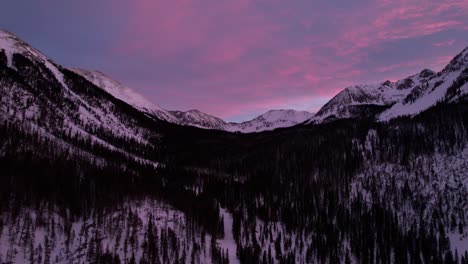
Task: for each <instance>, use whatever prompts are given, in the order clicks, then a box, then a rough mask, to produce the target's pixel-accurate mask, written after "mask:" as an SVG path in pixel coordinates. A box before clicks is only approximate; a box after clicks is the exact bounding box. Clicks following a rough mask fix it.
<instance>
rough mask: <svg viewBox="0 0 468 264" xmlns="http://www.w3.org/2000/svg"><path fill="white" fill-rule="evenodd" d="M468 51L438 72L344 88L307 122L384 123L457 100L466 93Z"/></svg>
mask: <svg viewBox="0 0 468 264" xmlns="http://www.w3.org/2000/svg"><path fill="white" fill-rule="evenodd" d="M467 75H468V48H466V49H464V50H463V51H462V52H461V53H460V54H458V55H457V56H456V57H455V58H454V59H453V60H452V61H450V63H449V64H448V65H447V66H446V67H445V68H444V69H443V70H442V71H440V72H438V73H435V72H433V71H431V70H428V69H425V70H423V71H421V72H420V73H418V74H415V75H412V76H409V77H407V78H404V79H402V80H399V81H396V82H391V81H386V82H383V83H379V84H372V85H355V86H351V87H347V88H345V89H344V90H343V91H342V92H340V93H338V94H337V95H336V96H335V97H333V98H332V99H331V100H330V101H329V102H328V103H326V104H325V105H324V106H323V107H322V108H321V109H320V110H319V111H318V112H317V114H316V115H315V116H314V118H312V119H311V120H310V121H309V123H320V122H323V121H327V120H333V119H341V118H354V117H361V116H366V115H367V116H369V115H372V116H376V117H377V119H378V120H380V121H387V120H390V119H392V118H395V117H399V116H408V115H409V116H413V115H416V114H418V113H420V112H422V111H424V110H426V109H428V108H430V107H432V106H434V105H435V104H437V103H438V102H441V101H444V100H450V101H454V100H458V98H460V97H461V96H465V95H466V94H467V93H468V86H467V85H466V80H467Z"/></svg>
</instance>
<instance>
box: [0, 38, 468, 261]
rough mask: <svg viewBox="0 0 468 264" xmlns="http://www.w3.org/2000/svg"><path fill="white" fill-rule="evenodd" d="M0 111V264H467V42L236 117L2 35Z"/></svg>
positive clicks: (0, 51) (0, 41)
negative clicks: (303, 102) (312, 105)
mask: <svg viewBox="0 0 468 264" xmlns="http://www.w3.org/2000/svg"><path fill="white" fill-rule="evenodd" d="M0 102H1V104H0V263H41V264H42V263H112V264H114V263H222V264H224V263H262V264H271V263H275V264H276V263H415V264H416V263H457V264H459V263H461V264H466V263H468V48H467V49H465V50H463V51H462V52H461V53H459V54H458V55H456V56H455V57H454V58H453V59H452V60H451V61H450V63H449V64H448V65H447V66H446V67H445V68H444V69H443V70H441V71H440V72H433V71H431V70H427V69H425V70H422V71H420V72H419V73H416V74H414V75H411V76H409V77H406V78H403V79H401V80H399V81H396V82H391V81H384V82H382V83H379V84H372V85H356V86H351V87H348V88H345V89H344V90H343V91H342V92H340V93H338V94H337V95H336V96H335V97H334V98H332V99H331V100H330V101H329V102H328V103H326V104H325V105H324V106H323V107H322V108H321V109H320V110H319V111H318V112H317V114H315V115H314V114H311V113H308V112H301V111H294V110H272V111H269V112H267V113H265V114H263V115H261V116H259V117H257V118H255V119H253V120H250V121H247V122H243V123H230V122H225V121H223V120H222V119H219V118H216V117H214V116H211V115H208V114H205V113H202V112H200V111H197V110H190V111H168V110H165V109H163V108H161V107H159V106H157V105H156V104H154V103H152V102H150V101H148V100H147V99H146V98H145V97H144V96H142V95H139V94H138V93H136V92H135V91H133V90H132V89H130V88H128V87H126V86H125V85H123V84H121V83H119V82H118V81H115V80H113V79H111V78H110V77H108V76H106V75H105V74H103V73H101V72H98V71H89V70H83V69H70V68H67V67H64V66H61V65H60V64H59V63H57V62H55V61H53V60H52V59H50V58H49V57H47V56H46V55H45V54H43V53H42V52H40V51H39V50H37V49H35V48H33V47H32V46H30V45H29V44H28V43H26V42H25V41H22V40H21V39H19V38H18V37H16V36H15V35H14V34H12V33H10V32H8V31H3V30H2V31H0ZM276 128H281V129H276ZM267 130H268V132H262V131H267ZM239 132H240V133H239ZM251 132H255V133H251ZM257 132H262V133H257Z"/></svg>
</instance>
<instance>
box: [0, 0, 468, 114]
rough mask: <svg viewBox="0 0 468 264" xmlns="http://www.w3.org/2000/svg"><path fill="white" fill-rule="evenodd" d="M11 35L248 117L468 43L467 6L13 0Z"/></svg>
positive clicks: (452, 1) (306, 105) (392, 73)
mask: <svg viewBox="0 0 468 264" xmlns="http://www.w3.org/2000/svg"><path fill="white" fill-rule="evenodd" d="M0 8H1V13H2V15H1V16H0V28H3V29H7V30H9V31H11V32H13V33H15V34H16V35H18V36H19V37H20V38H22V39H23V40H25V41H26V42H29V43H30V44H32V45H33V46H35V47H36V48H38V49H40V50H41V51H43V52H44V53H45V54H47V55H48V56H49V57H51V58H52V59H54V60H55V61H57V62H58V63H59V64H62V65H64V66H69V67H81V68H86V69H97V70H101V71H102V72H104V73H106V74H108V75H110V76H112V77H114V78H115V79H117V80H119V81H121V82H122V83H124V84H126V85H127V86H129V87H131V88H133V89H135V90H137V91H139V92H140V93H142V94H143V95H145V96H146V97H147V98H148V99H150V100H151V101H152V102H154V103H155V104H158V105H160V106H162V107H163V108H167V109H170V110H175V109H177V110H189V109H199V110H201V111H204V112H206V113H209V114H212V115H215V116H219V117H221V118H224V119H226V120H230V121H231V120H233V121H239V120H246V119H249V118H251V117H254V116H256V115H258V114H260V113H263V112H265V111H267V110H269V109H281V108H292V109H297V110H308V111H317V110H318V109H319V108H320V107H321V106H322V105H323V104H324V103H325V102H326V101H328V100H329V99H330V98H331V97H332V96H333V95H335V94H336V93H337V92H339V91H340V90H342V89H343V88H344V87H346V86H349V85H352V84H359V83H374V82H380V81H385V80H387V79H389V80H396V79H399V78H403V77H406V76H407V75H411V74H413V73H416V72H419V71H420V70H422V69H423V68H430V69H433V70H440V69H441V68H442V67H443V66H444V65H445V64H446V63H447V62H448V61H449V60H450V59H451V58H452V57H453V56H455V55H456V54H457V53H458V52H460V51H461V50H462V49H463V48H464V47H466V46H468V15H467V14H468V1H466V0H439V1H427V0H407V1H406V0H382V1H365V0H352V1H350V0H343V1H338V0H327V1H325V0H324V1H321V0H320V1H314V0H229V1H227V0H132V1H130V0H127V1H124V0H98V1H97V0H94V1H91V0H80V1H64V0H43V1H42V0H41V1H38V0H15V1H2V3H1V4H0Z"/></svg>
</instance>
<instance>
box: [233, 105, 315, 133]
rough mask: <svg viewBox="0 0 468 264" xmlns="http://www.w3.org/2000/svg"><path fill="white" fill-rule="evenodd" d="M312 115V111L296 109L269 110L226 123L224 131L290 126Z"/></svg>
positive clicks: (258, 130) (258, 129)
mask: <svg viewBox="0 0 468 264" xmlns="http://www.w3.org/2000/svg"><path fill="white" fill-rule="evenodd" d="M313 116H314V114H313V113H309V112H306V111H296V110H270V111H268V112H266V113H265V114H262V115H260V116H258V117H256V118H254V119H252V120H250V121H246V122H242V123H228V124H227V125H226V126H225V130H226V131H230V132H236V131H238V132H241V133H254V132H261V131H267V130H273V129H276V128H281V127H290V126H294V125H297V124H300V123H303V122H304V121H306V120H309V119H310V118H312V117H313Z"/></svg>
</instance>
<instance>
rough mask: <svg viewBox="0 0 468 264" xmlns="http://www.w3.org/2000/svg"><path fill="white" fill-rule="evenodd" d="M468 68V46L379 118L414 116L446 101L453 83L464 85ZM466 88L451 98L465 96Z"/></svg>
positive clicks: (385, 119) (383, 119)
mask: <svg viewBox="0 0 468 264" xmlns="http://www.w3.org/2000/svg"><path fill="white" fill-rule="evenodd" d="M467 69H468V48H466V49H464V50H463V51H462V52H461V53H460V54H458V55H457V56H455V58H453V59H452V60H451V61H450V63H449V64H448V65H447V66H446V67H445V68H444V69H443V70H442V71H441V72H439V73H437V74H436V75H433V76H431V78H429V79H428V80H427V81H426V82H425V83H421V84H420V85H418V86H416V87H415V88H413V89H412V90H411V93H410V94H408V96H407V97H406V98H405V99H404V100H403V101H399V102H397V103H396V104H394V105H393V106H392V107H391V108H390V109H388V110H386V111H384V112H383V113H382V114H381V115H379V117H378V119H379V120H381V121H387V120H390V119H392V118H395V117H398V116H413V115H416V114H418V113H421V112H422V111H424V110H426V109H428V108H430V107H432V106H434V105H435V104H437V103H438V102H442V101H445V100H446V99H447V97H448V96H449V94H448V92H449V89H450V88H451V87H453V85H456V81H457V80H458V82H459V84H461V85H463V84H464V83H465V82H466V76H465V77H464V75H465V73H466V70H467ZM464 91H466V88H465V87H462V88H461V90H460V93H458V94H457V95H452V97H451V98H450V100H452V101H453V100H456V99H457V98H458V97H460V96H463V95H464V94H465V93H466V92H464Z"/></svg>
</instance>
